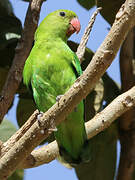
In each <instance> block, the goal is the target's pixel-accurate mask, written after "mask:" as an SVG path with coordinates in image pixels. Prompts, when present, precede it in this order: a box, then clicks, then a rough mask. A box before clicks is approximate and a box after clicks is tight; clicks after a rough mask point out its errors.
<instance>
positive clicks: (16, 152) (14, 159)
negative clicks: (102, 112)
mask: <svg viewBox="0 0 135 180" xmlns="http://www.w3.org/2000/svg"><path fill="white" fill-rule="evenodd" d="M134 19H135V0H127V1H126V2H125V4H124V5H123V6H122V8H121V10H120V11H119V12H118V14H117V15H116V20H115V22H114V24H113V26H112V28H111V30H110V32H109V34H108V35H107V37H106V39H105V40H104V42H103V43H102V44H101V46H100V48H99V49H98V50H97V52H96V53H95V55H94V57H93V58H92V60H91V63H90V64H89V66H88V67H87V69H86V70H85V71H84V73H83V74H82V75H81V76H80V77H79V78H78V79H77V80H76V82H75V83H74V84H73V86H72V87H71V88H70V89H69V90H68V92H66V93H65V95H64V96H63V97H62V98H61V99H60V101H59V102H57V103H56V104H54V105H53V106H52V107H51V108H50V109H49V110H48V111H47V112H46V113H44V115H43V117H41V118H40V121H39V120H38V121H36V122H35V123H34V124H33V125H32V126H31V127H30V128H29V129H28V130H27V132H26V133H25V134H24V135H23V136H22V137H21V138H20V139H19V140H18V141H17V142H16V144H15V145H14V146H13V147H12V148H11V149H10V150H9V151H8V152H7V153H6V154H5V155H4V156H3V157H2V158H1V160H0V179H4V178H5V179H6V178H7V177H8V176H10V175H11V174H12V173H13V171H15V169H16V168H17V166H18V165H19V164H20V162H21V160H22V159H25V158H26V157H27V156H28V155H29V154H30V152H31V151H32V150H33V149H34V148H35V147H36V146H37V145H39V144H40V142H41V141H42V140H43V139H45V138H47V137H48V135H49V133H50V131H49V128H51V127H52V124H53V125H54V123H55V124H56V125H58V124H59V123H60V122H61V121H62V120H64V119H65V117H66V116H67V115H68V114H69V113H70V112H71V111H72V110H73V109H74V108H75V107H76V105H77V104H78V103H79V102H80V101H81V100H82V99H83V98H85V97H86V96H87V94H88V93H89V92H90V91H91V90H92V89H93V87H94V86H95V84H96V82H97V81H98V80H99V78H100V77H101V76H102V75H103V74H104V72H105V71H106V69H107V67H108V66H109V65H110V64H111V62H112V60H113V58H114V57H115V55H116V53H117V51H118V49H119V47H120V45H121V44H122V42H123V41H124V39H125V37H126V35H127V33H128V31H129V30H130V29H131V28H132V27H133V26H134V25H135V21H134ZM131 100H132V99H131ZM128 101H129V102H132V101H130V98H129V99H127V101H125V106H126V103H127V104H128ZM129 104H132V103H129Z"/></svg>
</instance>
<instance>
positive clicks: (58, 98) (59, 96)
mask: <svg viewBox="0 0 135 180" xmlns="http://www.w3.org/2000/svg"><path fill="white" fill-rule="evenodd" d="M62 96H64V95H62V94H61V95H58V96H57V97H56V101H57V102H59V100H60V99H61V98H62Z"/></svg>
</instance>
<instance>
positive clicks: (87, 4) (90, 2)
mask: <svg viewBox="0 0 135 180" xmlns="http://www.w3.org/2000/svg"><path fill="white" fill-rule="evenodd" d="M77 1H78V3H79V4H80V5H81V6H83V7H84V8H85V9H87V10H89V9H91V8H92V7H93V6H95V0H85V1H84V0H77Z"/></svg>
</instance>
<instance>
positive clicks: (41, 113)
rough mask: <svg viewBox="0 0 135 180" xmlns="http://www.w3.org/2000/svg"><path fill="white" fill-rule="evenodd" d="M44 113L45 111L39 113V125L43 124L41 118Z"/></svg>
mask: <svg viewBox="0 0 135 180" xmlns="http://www.w3.org/2000/svg"><path fill="white" fill-rule="evenodd" d="M43 114H44V113H43V112H42V111H40V112H39V114H38V115H37V120H38V125H39V126H41V121H40V120H41V117H42V116H43Z"/></svg>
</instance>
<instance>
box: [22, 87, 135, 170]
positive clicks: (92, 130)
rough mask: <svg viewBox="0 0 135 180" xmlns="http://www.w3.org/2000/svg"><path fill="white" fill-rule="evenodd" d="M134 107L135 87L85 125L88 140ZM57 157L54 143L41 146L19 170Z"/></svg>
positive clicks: (55, 143)
mask: <svg viewBox="0 0 135 180" xmlns="http://www.w3.org/2000/svg"><path fill="white" fill-rule="evenodd" d="M134 106H135V86H134V87H133V88H131V89H130V90H129V91H127V92H125V93H123V94H122V95H120V96H118V97H117V98H116V99H115V100H113V101H112V102H111V103H110V104H109V105H108V106H107V107H106V108H105V109H104V110H103V111H101V112H100V113H98V114H96V116H95V117H94V118H92V119H91V120H90V121H88V122H87V123H85V127H86V131H87V137H88V139H90V138H92V137H94V136H95V135H97V134H98V133H100V132H101V131H103V130H105V129H106V128H108V127H109V126H110V125H111V123H112V122H113V121H114V120H116V119H117V118H118V117H120V116H121V115H122V114H124V113H125V112H127V111H128V110H129V109H131V108H133V107H134ZM58 156H59V148H58V145H57V142H56V141H53V142H51V143H50V144H48V145H46V146H43V147H41V148H39V149H37V150H34V151H32V153H31V154H30V155H29V156H28V157H27V159H26V160H25V161H23V162H22V163H21V164H20V165H19V168H33V167H36V166H39V165H42V164H45V163H49V162H51V161H52V160H54V159H55V158H57V157H58Z"/></svg>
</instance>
